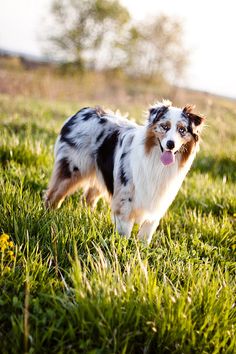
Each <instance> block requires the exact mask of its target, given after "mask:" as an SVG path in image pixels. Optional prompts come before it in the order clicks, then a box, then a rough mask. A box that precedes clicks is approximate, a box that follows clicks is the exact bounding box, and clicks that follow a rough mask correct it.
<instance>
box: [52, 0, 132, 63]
mask: <svg viewBox="0 0 236 354" xmlns="http://www.w3.org/2000/svg"><path fill="white" fill-rule="evenodd" d="M52 13H53V15H54V19H55V33H53V35H51V36H49V39H50V40H51V42H52V43H53V45H54V46H55V48H56V49H57V52H58V53H59V54H60V55H61V56H62V58H64V59H66V60H68V61H73V62H76V63H77V64H78V66H79V67H81V68H82V67H84V66H85V64H87V66H89V67H91V68H97V67H99V66H101V67H102V66H103V65H108V64H109V65H111V66H112V65H113V66H114V65H115V66H116V65H117V64H116V62H117V59H118V61H119V57H120V56H121V55H122V51H121V49H119V47H120V45H119V40H120V38H121V37H122V36H123V33H124V26H125V25H126V24H127V23H128V22H129V20H130V15H129V12H128V11H127V10H126V8H125V7H123V6H122V5H121V4H120V3H119V1H118V0H54V2H53V5H52ZM111 48H112V50H115V53H113V55H112V56H111V55H109V57H106V55H107V54H109V50H110V49H111ZM117 56H118V58H117Z"/></svg>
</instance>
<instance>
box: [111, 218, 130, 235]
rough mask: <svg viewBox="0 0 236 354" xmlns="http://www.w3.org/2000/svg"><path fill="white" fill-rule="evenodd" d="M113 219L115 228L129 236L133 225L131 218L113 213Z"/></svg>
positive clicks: (121, 233)
mask: <svg viewBox="0 0 236 354" xmlns="http://www.w3.org/2000/svg"><path fill="white" fill-rule="evenodd" d="M113 221H114V223H115V226H116V230H117V232H118V233H119V234H120V235H123V236H125V237H126V238H130V234H131V231H132V228H133V225H134V221H133V220H127V219H125V218H124V217H122V216H121V215H116V214H115V215H113Z"/></svg>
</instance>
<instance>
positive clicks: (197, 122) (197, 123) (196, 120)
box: [183, 104, 205, 134]
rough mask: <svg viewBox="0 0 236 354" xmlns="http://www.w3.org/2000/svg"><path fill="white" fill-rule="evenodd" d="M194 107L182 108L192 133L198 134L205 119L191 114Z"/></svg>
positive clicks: (188, 105)
mask: <svg viewBox="0 0 236 354" xmlns="http://www.w3.org/2000/svg"><path fill="white" fill-rule="evenodd" d="M194 108H195V106H194V105H190V104H187V105H186V106H185V107H184V108H183V113H184V114H185V115H186V116H187V117H188V118H189V122H190V124H191V126H192V129H193V133H194V134H199V133H200V132H201V130H202V128H203V126H204V121H205V117H204V116H202V115H199V114H195V113H192V111H193V109H194Z"/></svg>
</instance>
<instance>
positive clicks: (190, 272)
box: [0, 96, 236, 354]
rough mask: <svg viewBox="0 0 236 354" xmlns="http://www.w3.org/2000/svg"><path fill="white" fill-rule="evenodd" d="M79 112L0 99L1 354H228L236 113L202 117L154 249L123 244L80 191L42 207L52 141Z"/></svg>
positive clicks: (235, 265) (229, 109)
mask: <svg viewBox="0 0 236 354" xmlns="http://www.w3.org/2000/svg"><path fill="white" fill-rule="evenodd" d="M83 104H84V103H83V102H82V103H81V102H80V103H79V105H78V106H77V105H74V104H69V103H56V104H55V103H53V102H48V101H40V100H33V99H24V98H16V99H15V100H14V102H12V100H11V99H10V97H8V96H0V122H1V141H0V173H1V178H0V188H1V191H2V193H1V194H0V235H1V236H0V256H1V278H0V286H1V294H0V309H1V310H0V338H1V351H2V352H3V353H8V352H9V348H11V351H12V352H14V353H21V352H27V351H28V352H30V353H34V352H35V353H44V352H48V350H49V348H50V352H52V353H54V352H55V353H64V352H68V353H109V354H110V353H127V354H128V353H135V354H136V353H196V354H198V353H232V354H233V353H234V352H235V350H236V340H235V338H236V337H235V325H236V306H235V297H236V291H235V290H236V247H235V245H236V198H235V195H236V187H235V181H236V151H235V141H236V121H235V112H236V106H235V103H234V104H233V103H232V102H230V103H228V104H227V102H226V101H222V102H221V101H220V100H219V101H216V102H215V103H214V104H213V105H212V106H211V107H210V108H209V112H208V128H206V129H205V133H204V142H203V144H202V149H201V151H200V153H199V154H198V156H197V159H196V161H195V162H194V166H193V168H192V170H191V171H190V173H189V175H188V176H187V178H186V180H185V181H184V183H183V186H182V188H181V190H180V192H179V194H178V196H177V198H176V200H175V201H174V203H173V205H172V206H171V207H170V209H169V210H168V212H167V214H166V215H165V217H164V218H163V219H162V221H161V223H160V226H159V228H158V230H157V232H156V233H155V235H154V238H153V241H152V243H151V245H150V247H144V246H143V245H142V244H140V243H139V242H138V241H137V240H136V232H135V231H134V232H133V235H132V239H131V240H126V239H125V238H122V237H120V236H119V235H118V234H117V233H116V232H115V231H114V228H113V225H112V222H111V218H110V211H109V206H108V205H107V204H106V203H105V202H104V201H100V202H99V204H98V206H97V208H96V209H95V211H94V212H91V210H89V209H85V208H84V207H83V205H82V204H81V203H80V194H79V193H77V194H75V195H73V196H72V197H70V198H68V199H67V200H66V201H65V202H64V204H63V206H62V208H61V209H60V210H57V211H55V212H48V211H46V210H45V209H44V206H43V202H42V196H43V191H44V189H45V188H46V186H47V182H48V178H49V176H50V173H51V169H52V162H53V145H54V141H55V138H56V136H57V133H58V131H59V129H60V126H61V124H62V122H63V121H64V119H65V118H66V116H68V115H70V114H72V113H73V112H74V111H77V110H78V108H80V107H81V106H83ZM90 104H91V105H93V102H92V103H91V102H90ZM126 110H130V111H131V112H132V114H131V115H137V116H138V117H141V114H140V113H138V112H141V110H142V109H140V110H139V108H137V107H135V106H132V105H131V106H130V107H128V108H127V107H126ZM222 118H224V119H222ZM139 119H140V118H139ZM215 122H217V124H215Z"/></svg>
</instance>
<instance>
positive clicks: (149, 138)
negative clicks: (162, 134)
mask: <svg viewBox="0 0 236 354" xmlns="http://www.w3.org/2000/svg"><path fill="white" fill-rule="evenodd" d="M156 144H157V134H156V133H155V132H154V130H153V128H148V129H147V132H146V137H145V143H144V145H145V152H146V154H150V152H151V151H152V149H153V148H154V146H156Z"/></svg>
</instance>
